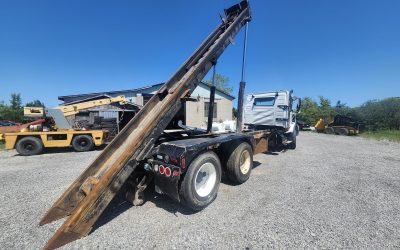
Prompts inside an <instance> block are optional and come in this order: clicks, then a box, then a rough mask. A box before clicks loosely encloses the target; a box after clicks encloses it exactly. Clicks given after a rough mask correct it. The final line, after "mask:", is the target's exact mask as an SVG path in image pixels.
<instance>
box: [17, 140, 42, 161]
mask: <svg viewBox="0 0 400 250" xmlns="http://www.w3.org/2000/svg"><path fill="white" fill-rule="evenodd" d="M15 149H16V150H17V152H18V153H19V154H20V155H24V156H28V155H38V154H40V153H42V151H43V143H42V140H40V139H39V138H37V137H33V136H27V137H23V138H21V139H20V140H18V142H17V144H16V146H15Z"/></svg>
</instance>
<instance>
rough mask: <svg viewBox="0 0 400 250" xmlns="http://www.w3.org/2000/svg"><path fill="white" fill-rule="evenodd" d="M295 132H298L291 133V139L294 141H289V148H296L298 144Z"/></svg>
mask: <svg viewBox="0 0 400 250" xmlns="http://www.w3.org/2000/svg"><path fill="white" fill-rule="evenodd" d="M295 133H296V132H293V133H290V136H289V140H290V141H292V142H291V143H289V144H288V145H287V148H288V149H296V146H297V136H296V134H295Z"/></svg>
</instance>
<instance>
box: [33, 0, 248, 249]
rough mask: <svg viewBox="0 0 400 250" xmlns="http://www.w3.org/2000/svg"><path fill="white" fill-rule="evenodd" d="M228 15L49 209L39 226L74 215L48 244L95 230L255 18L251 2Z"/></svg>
mask: <svg viewBox="0 0 400 250" xmlns="http://www.w3.org/2000/svg"><path fill="white" fill-rule="evenodd" d="M225 15H226V16H225V18H224V19H223V20H222V23H221V24H220V25H218V27H217V28H216V29H215V30H214V31H213V32H212V33H211V34H210V35H209V36H208V37H207V38H206V39H205V41H204V42H203V43H202V44H201V46H200V47H199V48H198V49H197V50H196V51H195V52H194V53H193V54H192V55H191V56H190V58H189V59H188V60H187V61H186V62H185V63H184V64H183V65H182V66H181V67H180V68H179V70H178V71H177V72H176V73H175V74H174V75H173V76H172V77H171V79H170V80H169V81H168V82H166V83H165V84H164V86H162V87H161V89H160V90H159V91H158V92H157V93H156V94H155V95H154V96H153V97H152V98H151V99H150V100H149V101H148V103H147V104H146V105H145V106H144V107H143V109H141V110H140V112H139V113H138V114H137V115H136V116H135V117H134V118H133V119H132V120H131V121H130V122H129V123H128V124H127V125H126V126H125V128H124V129H123V130H122V131H121V132H120V133H119V134H118V135H117V136H116V137H115V138H114V140H113V141H112V142H111V143H110V144H109V145H108V146H107V147H106V148H105V149H104V150H103V151H102V153H101V154H100V155H99V156H98V157H97V159H95V160H94V161H93V162H92V163H91V164H90V166H89V167H88V168H87V169H86V170H85V171H84V172H83V173H82V174H81V175H80V176H79V177H78V178H77V179H76V180H75V181H74V182H73V183H72V185H71V186H70V187H69V188H68V189H67V190H66V191H65V192H64V194H63V195H61V197H60V198H59V199H58V200H57V201H56V202H55V203H54V205H53V206H52V207H51V208H50V210H49V211H48V212H47V213H46V214H45V216H44V217H43V219H42V220H41V221H40V225H44V224H46V223H50V222H52V221H54V220H57V219H60V218H63V217H66V216H69V217H68V218H67V220H66V221H65V222H64V224H63V225H62V226H61V227H60V228H59V229H58V230H57V231H56V233H55V234H54V235H53V237H52V238H51V239H50V240H49V241H48V242H47V244H46V246H45V247H44V248H45V249H55V248H58V247H60V246H62V245H65V244H67V243H69V242H72V241H74V240H77V239H79V238H82V237H84V236H86V235H87V234H88V233H89V232H90V231H91V230H92V227H93V224H94V223H95V222H96V221H97V219H98V218H99V216H100V215H101V214H102V212H103V211H104V210H105V208H106V207H107V206H108V204H109V203H110V202H111V200H112V199H113V197H114V196H115V195H116V193H117V192H118V191H119V189H120V188H121V186H122V185H123V184H124V183H125V182H126V181H127V179H128V177H129V176H130V175H131V174H132V172H133V171H135V169H136V168H138V167H141V165H140V163H141V162H142V161H144V160H145V159H147V158H148V157H149V155H150V154H151V151H152V149H153V147H154V145H155V142H156V141H157V139H158V138H159V136H160V135H161V134H162V132H163V130H164V129H165V128H166V126H167V125H168V123H169V122H170V121H171V120H172V118H173V117H174V116H175V115H176V113H177V112H178V111H179V109H180V108H181V99H182V98H184V97H185V96H187V95H188V94H189V93H191V92H192V91H193V90H194V88H195V87H196V86H197V84H198V82H199V81H200V80H202V79H203V78H204V76H205V75H206V74H207V72H208V71H209V69H210V68H211V67H212V65H213V64H214V63H215V62H216V61H217V59H218V58H219V56H220V55H221V54H222V52H223V51H224V49H225V48H226V47H227V46H228V45H229V43H230V42H231V41H232V40H233V38H234V37H235V35H236V34H237V33H238V32H239V30H240V29H241V27H243V25H245V24H246V22H248V21H250V19H251V15H250V7H249V5H248V2H247V1H242V2H240V3H239V4H236V5H234V6H232V7H230V8H228V9H226V10H225Z"/></svg>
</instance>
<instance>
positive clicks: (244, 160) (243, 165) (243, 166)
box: [239, 150, 251, 174]
mask: <svg viewBox="0 0 400 250" xmlns="http://www.w3.org/2000/svg"><path fill="white" fill-rule="evenodd" d="M239 164H240V165H239V166H240V172H242V174H247V173H248V172H249V170H250V166H251V157H250V153H249V151H247V150H244V151H243V152H242V154H241V155H240V160H239Z"/></svg>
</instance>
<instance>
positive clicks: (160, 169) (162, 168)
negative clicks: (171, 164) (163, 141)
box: [158, 165, 165, 174]
mask: <svg viewBox="0 0 400 250" xmlns="http://www.w3.org/2000/svg"><path fill="white" fill-rule="evenodd" d="M158 171H159V172H160V174H164V171H165V168H164V166H163V165H160V166H159V167H158Z"/></svg>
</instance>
